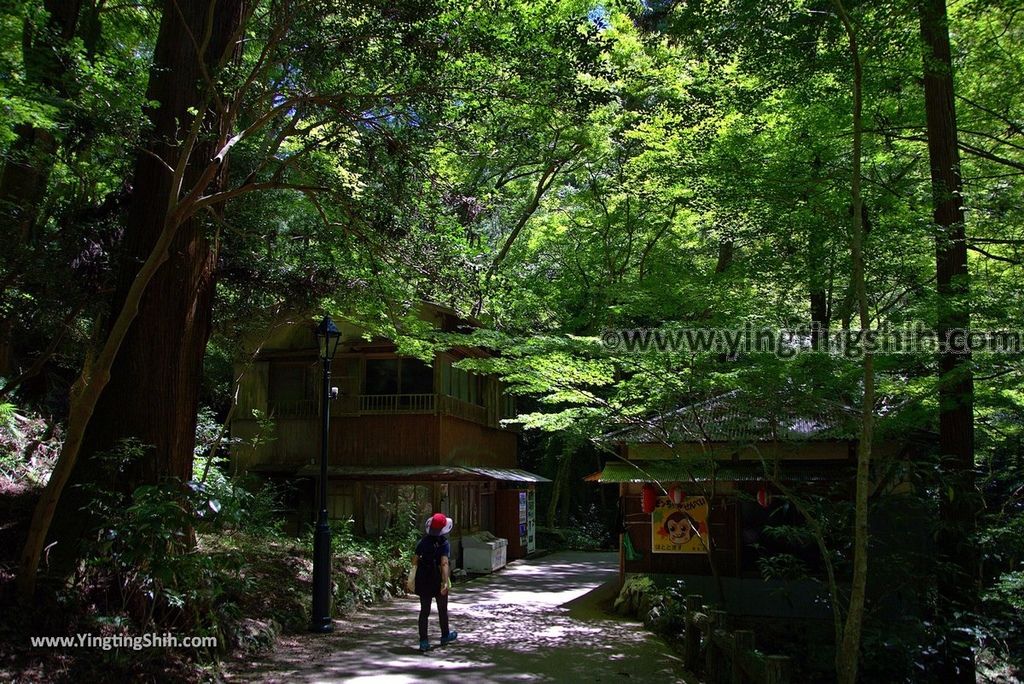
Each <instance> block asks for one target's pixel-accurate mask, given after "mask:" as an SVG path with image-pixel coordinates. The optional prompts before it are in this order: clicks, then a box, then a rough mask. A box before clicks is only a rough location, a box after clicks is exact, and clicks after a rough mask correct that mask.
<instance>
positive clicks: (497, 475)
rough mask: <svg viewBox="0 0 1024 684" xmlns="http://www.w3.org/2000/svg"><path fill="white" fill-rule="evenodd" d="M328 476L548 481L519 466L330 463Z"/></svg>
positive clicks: (314, 469) (310, 472) (308, 471)
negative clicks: (349, 464)
mask: <svg viewBox="0 0 1024 684" xmlns="http://www.w3.org/2000/svg"><path fill="white" fill-rule="evenodd" d="M298 474H299V475H307V476H315V475H319V474H320V466H318V465H309V466H305V467H303V468H301V469H300V470H299V471H298ZM327 475H328V477H333V478H338V479H343V480H395V481H404V482H409V481H416V480H439V481H445V480H454V481H458V480H480V479H485V480H499V481H502V482H550V481H551V480H548V479H547V478H545V477H541V476H540V475H536V474H534V473H531V472H528V471H526V470H521V469H519V468H478V467H475V466H472V467H471V466H445V465H429V466H331V465H328V467H327Z"/></svg>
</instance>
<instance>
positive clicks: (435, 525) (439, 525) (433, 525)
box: [430, 513, 448, 530]
mask: <svg viewBox="0 0 1024 684" xmlns="http://www.w3.org/2000/svg"><path fill="white" fill-rule="evenodd" d="M447 524H448V517H447V516H446V515H445V514H444V513H435V514H434V515H433V516H431V518H430V529H432V530H443V529H444V526H445V525H447Z"/></svg>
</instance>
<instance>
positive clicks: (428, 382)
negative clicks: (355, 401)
mask: <svg viewBox="0 0 1024 684" xmlns="http://www.w3.org/2000/svg"><path fill="white" fill-rule="evenodd" d="M433 392H434V369H433V368H431V367H430V366H428V365H427V364H425V363H423V362H422V361H420V360H419V359H408V358H406V359H367V360H366V383H365V390H364V394H370V395H387V394H433Z"/></svg>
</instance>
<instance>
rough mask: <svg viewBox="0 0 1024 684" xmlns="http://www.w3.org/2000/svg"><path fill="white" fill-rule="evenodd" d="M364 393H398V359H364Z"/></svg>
mask: <svg viewBox="0 0 1024 684" xmlns="http://www.w3.org/2000/svg"><path fill="white" fill-rule="evenodd" d="M365 394H398V359H367V360H366V391H365Z"/></svg>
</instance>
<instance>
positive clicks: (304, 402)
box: [267, 399, 320, 418]
mask: <svg viewBox="0 0 1024 684" xmlns="http://www.w3.org/2000/svg"><path fill="white" fill-rule="evenodd" d="M267 408H268V409H269V413H270V415H271V417H273V418H312V417H314V416H318V415H320V402H318V401H317V400H316V399H294V400H291V401H272V402H270V405H269V406H268V407H267Z"/></svg>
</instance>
